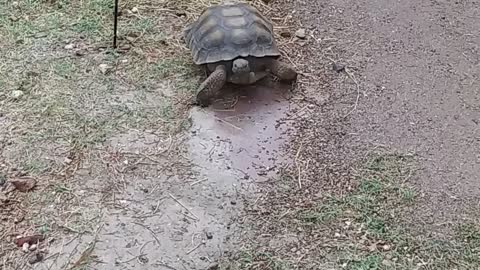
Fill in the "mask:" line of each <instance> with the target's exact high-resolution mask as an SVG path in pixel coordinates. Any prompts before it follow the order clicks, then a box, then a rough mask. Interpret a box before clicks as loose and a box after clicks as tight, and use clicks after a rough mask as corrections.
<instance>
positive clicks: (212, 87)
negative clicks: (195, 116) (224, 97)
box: [196, 65, 227, 107]
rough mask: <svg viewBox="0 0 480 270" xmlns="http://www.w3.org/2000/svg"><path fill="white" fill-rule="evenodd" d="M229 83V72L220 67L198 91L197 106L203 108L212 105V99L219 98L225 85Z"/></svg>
mask: <svg viewBox="0 0 480 270" xmlns="http://www.w3.org/2000/svg"><path fill="white" fill-rule="evenodd" d="M226 81H227V70H226V68H225V66H223V65H219V66H217V67H216V69H215V71H214V72H212V74H210V76H208V78H207V79H205V81H203V82H202V84H200V86H199V87H198V90H197V97H196V99H197V104H199V105H200V106H202V107H206V106H208V105H210V102H211V99H212V98H214V97H216V96H218V95H219V93H220V90H221V89H222V87H223V85H225V83H226Z"/></svg>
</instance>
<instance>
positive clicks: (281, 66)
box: [265, 59, 297, 81]
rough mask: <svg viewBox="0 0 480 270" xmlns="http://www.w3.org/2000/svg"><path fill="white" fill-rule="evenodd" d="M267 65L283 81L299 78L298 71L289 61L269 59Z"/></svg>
mask: <svg viewBox="0 0 480 270" xmlns="http://www.w3.org/2000/svg"><path fill="white" fill-rule="evenodd" d="M265 65H266V67H267V69H269V70H270V72H272V73H273V75H275V76H277V77H278V78H279V79H280V80H282V81H293V80H295V79H296V78H297V72H296V71H295V69H293V67H292V66H290V65H289V64H287V63H284V62H281V61H278V60H276V59H269V61H267V62H266V63H265Z"/></svg>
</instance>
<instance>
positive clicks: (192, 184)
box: [190, 178, 208, 186]
mask: <svg viewBox="0 0 480 270" xmlns="http://www.w3.org/2000/svg"><path fill="white" fill-rule="evenodd" d="M207 180H208V178H205V179H201V180H198V181H195V182H193V183H191V184H190V186H194V185H196V184H198V183H201V182H203V181H207Z"/></svg>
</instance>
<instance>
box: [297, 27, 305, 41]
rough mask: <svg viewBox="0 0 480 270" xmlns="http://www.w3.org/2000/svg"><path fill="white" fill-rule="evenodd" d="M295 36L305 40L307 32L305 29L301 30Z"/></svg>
mask: <svg viewBox="0 0 480 270" xmlns="http://www.w3.org/2000/svg"><path fill="white" fill-rule="evenodd" d="M295 36H296V37H297V38H299V39H305V38H306V37H307V31H306V30H305V29H304V28H300V29H298V30H297V31H296V32H295Z"/></svg>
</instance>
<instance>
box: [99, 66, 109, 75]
mask: <svg viewBox="0 0 480 270" xmlns="http://www.w3.org/2000/svg"><path fill="white" fill-rule="evenodd" d="M98 68H99V69H100V72H102V74H107V73H108V72H109V71H110V70H112V67H111V66H109V65H107V64H100V65H98Z"/></svg>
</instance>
